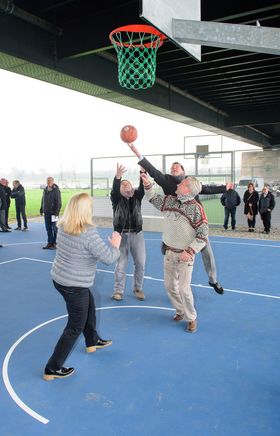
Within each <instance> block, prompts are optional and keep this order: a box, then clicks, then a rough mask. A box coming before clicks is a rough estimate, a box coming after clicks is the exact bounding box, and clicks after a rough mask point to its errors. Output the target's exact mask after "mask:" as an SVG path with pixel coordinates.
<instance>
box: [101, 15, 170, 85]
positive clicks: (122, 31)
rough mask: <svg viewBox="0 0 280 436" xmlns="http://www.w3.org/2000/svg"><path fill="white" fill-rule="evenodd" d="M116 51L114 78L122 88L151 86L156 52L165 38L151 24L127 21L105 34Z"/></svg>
mask: <svg viewBox="0 0 280 436" xmlns="http://www.w3.org/2000/svg"><path fill="white" fill-rule="evenodd" d="M109 38H110V41H111V43H112V44H113V46H114V48H115V49H116V52H117V57H118V80H119V84H120V85H121V86H122V87H123V88H127V89H135V90H137V89H147V88H151V87H152V86H153V84H154V83H155V79H156V55H157V50H158V48H159V47H160V46H161V45H162V44H163V40H164V39H165V38H166V36H164V35H163V34H162V33H161V32H159V31H158V30H157V29H155V28H154V27H152V26H148V25H145V24H131V25H129V26H122V27H118V28H117V29H115V30H113V31H112V32H111V33H110V35H109Z"/></svg>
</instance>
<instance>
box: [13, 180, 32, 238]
mask: <svg viewBox="0 0 280 436" xmlns="http://www.w3.org/2000/svg"><path fill="white" fill-rule="evenodd" d="M11 198H14V199H15V205H16V217H17V227H16V229H15V230H21V218H22V220H23V229H22V230H28V226H27V218H26V213H25V205H26V200H25V191H24V187H23V186H22V185H21V183H20V181H19V180H14V181H13V189H12V193H11Z"/></svg>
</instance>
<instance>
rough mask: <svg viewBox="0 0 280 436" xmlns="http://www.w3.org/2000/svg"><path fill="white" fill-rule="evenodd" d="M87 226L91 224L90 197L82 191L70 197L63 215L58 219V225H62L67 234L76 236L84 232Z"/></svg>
mask: <svg viewBox="0 0 280 436" xmlns="http://www.w3.org/2000/svg"><path fill="white" fill-rule="evenodd" d="M87 226H93V222H92V199H91V197H90V196H89V195H88V194H87V193H85V192H82V193H81V194H76V195H73V197H71V198H70V200H69V201H68V203H67V206H66V208H65V210H64V215H63V217H62V218H61V219H60V220H59V221H58V227H63V230H64V231H65V233H68V234H69V235H74V236H77V235H80V234H81V233H84V232H85V231H86V228H87Z"/></svg>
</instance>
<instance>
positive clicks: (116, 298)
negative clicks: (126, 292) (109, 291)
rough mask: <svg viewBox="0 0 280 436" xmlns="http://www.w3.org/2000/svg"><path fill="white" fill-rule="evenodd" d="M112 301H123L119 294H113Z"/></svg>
mask: <svg viewBox="0 0 280 436" xmlns="http://www.w3.org/2000/svg"><path fill="white" fill-rule="evenodd" d="M111 298H112V300H116V301H121V300H122V299H123V295H122V294H120V293H119V292H116V293H115V294H113V295H112V297H111Z"/></svg>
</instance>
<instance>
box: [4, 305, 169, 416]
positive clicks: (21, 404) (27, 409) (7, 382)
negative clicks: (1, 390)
mask: <svg viewBox="0 0 280 436" xmlns="http://www.w3.org/2000/svg"><path fill="white" fill-rule="evenodd" d="M109 309H159V310H169V311H174V309H172V308H170V307H160V306H142V305H141V306H107V307H99V308H96V310H109ZM67 316H68V315H62V316H58V317H56V318H53V319H50V320H49V321H46V322H43V323H42V324H39V325H37V326H36V327H34V328H33V329H31V330H29V331H28V332H27V333H25V334H24V335H22V336H21V337H20V338H19V339H18V340H17V341H16V342H15V343H14V344H13V345H12V346H11V348H10V349H9V351H8V353H7V354H6V356H5V359H4V362H3V367H2V376H3V380H4V384H5V387H6V389H7V391H8V393H9V395H10V396H11V398H12V399H13V400H14V402H15V403H16V404H17V405H18V406H19V407H20V408H21V409H22V410H23V411H24V412H25V413H27V414H28V415H30V416H31V417H32V418H34V419H36V420H37V421H39V422H41V423H42V424H48V423H49V422H50V421H49V419H47V418H45V417H44V416H42V415H39V413H37V412H35V411H34V410H33V409H31V408H30V407H29V406H27V404H25V403H24V402H23V401H22V400H21V399H20V398H19V396H18V395H17V394H16V392H15V390H14V389H13V387H12V385H11V382H10V379H9V371H8V368H9V361H10V358H11V356H12V354H13V352H14V351H15V349H16V348H17V346H18V345H19V344H20V343H21V342H22V341H23V340H24V339H25V338H26V337H27V336H29V335H31V334H32V333H34V332H35V331H36V330H39V329H40V328H42V327H44V326H46V325H47V324H50V323H52V322H54V321H57V320H59V319H62V318H66V317H67Z"/></svg>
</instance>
